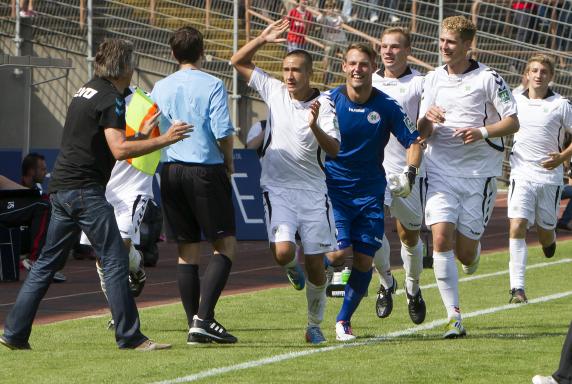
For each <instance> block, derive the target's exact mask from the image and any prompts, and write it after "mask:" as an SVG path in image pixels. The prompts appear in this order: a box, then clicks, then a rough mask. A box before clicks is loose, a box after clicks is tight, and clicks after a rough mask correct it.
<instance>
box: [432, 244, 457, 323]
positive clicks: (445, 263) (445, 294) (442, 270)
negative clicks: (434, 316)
mask: <svg viewBox="0 0 572 384" xmlns="http://www.w3.org/2000/svg"><path fill="white" fill-rule="evenodd" d="M433 271H434V273H435V279H436V280H437V287H438V288H439V293H440V294H441V299H442V300H443V304H444V305H445V308H446V309H447V315H448V317H449V319H453V318H454V319H458V320H460V319H461V311H460V310H459V275H458V272H457V266H456V265H455V253H454V252H453V250H450V251H447V252H436V251H434V252H433Z"/></svg>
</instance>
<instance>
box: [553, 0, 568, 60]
mask: <svg viewBox="0 0 572 384" xmlns="http://www.w3.org/2000/svg"><path fill="white" fill-rule="evenodd" d="M559 5H560V6H559V7H558V10H557V12H558V26H557V28H556V36H557V38H556V49H557V50H558V51H559V52H561V53H563V52H566V53H568V54H569V55H570V53H571V52H570V51H571V50H572V0H564V1H562V2H561V3H560V4H559ZM570 61H571V60H570V59H568V62H570ZM566 65H567V64H566V59H565V56H564V55H562V54H561V55H560V56H559V62H558V66H559V67H560V68H566Z"/></svg>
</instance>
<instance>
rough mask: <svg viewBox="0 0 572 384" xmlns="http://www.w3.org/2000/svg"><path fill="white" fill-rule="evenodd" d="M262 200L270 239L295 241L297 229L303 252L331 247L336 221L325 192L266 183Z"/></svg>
mask: <svg viewBox="0 0 572 384" xmlns="http://www.w3.org/2000/svg"><path fill="white" fill-rule="evenodd" d="M262 200H263V202H264V213H265V217H264V219H265V222H266V231H267V232H268V241H269V242H270V243H277V242H280V241H289V242H292V243H296V232H298V235H299V236H300V239H301V242H302V246H303V247H304V253H305V254H307V255H313V254H319V253H324V252H330V251H332V250H334V249H335V247H336V236H335V234H336V224H335V222H334V215H333V212H332V203H331V202H330V199H329V198H328V196H327V195H326V194H322V193H319V192H314V191H307V190H301V189H292V188H276V187H270V188H267V189H266V190H265V191H264V192H263V199H262Z"/></svg>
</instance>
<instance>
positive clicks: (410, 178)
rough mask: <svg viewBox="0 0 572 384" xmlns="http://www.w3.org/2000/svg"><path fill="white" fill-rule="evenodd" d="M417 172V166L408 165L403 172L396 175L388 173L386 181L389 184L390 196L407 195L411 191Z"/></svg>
mask: <svg viewBox="0 0 572 384" xmlns="http://www.w3.org/2000/svg"><path fill="white" fill-rule="evenodd" d="M418 173H419V168H417V167H415V166H413V165H408V166H407V168H405V172H403V173H400V174H398V175H389V176H388V177H387V182H388V184H389V191H390V192H391V195H392V196H396V197H407V196H409V194H410V193H411V189H412V188H413V185H414V184H415V177H417V174H418Z"/></svg>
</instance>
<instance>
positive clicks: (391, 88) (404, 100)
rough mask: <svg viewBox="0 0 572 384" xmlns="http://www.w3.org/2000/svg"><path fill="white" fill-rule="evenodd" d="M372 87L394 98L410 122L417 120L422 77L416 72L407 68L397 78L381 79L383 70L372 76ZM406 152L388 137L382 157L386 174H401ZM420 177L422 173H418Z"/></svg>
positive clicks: (397, 142)
mask: <svg viewBox="0 0 572 384" xmlns="http://www.w3.org/2000/svg"><path fill="white" fill-rule="evenodd" d="M372 80H373V86H374V87H375V88H377V89H379V90H380V91H382V92H384V93H386V94H387V95H389V96H391V97H392V98H394V99H395V100H396V101H397V103H398V104H399V105H400V106H401V108H403V111H404V112H405V113H406V114H407V117H409V120H411V121H415V122H416V121H417V119H418V118H419V103H420V102H421V94H422V93H423V76H422V75H421V73H419V72H418V71H416V70H414V69H411V68H409V67H407V70H406V71H405V73H404V74H403V75H401V76H400V77H399V78H397V79H394V78H386V77H383V69H380V70H379V71H377V72H376V73H374V74H373V79H372ZM406 152H407V150H406V149H405V148H404V147H403V145H401V143H400V142H399V141H397V139H396V138H395V136H393V135H389V141H388V143H387V145H386V147H385V150H384V155H383V168H384V169H385V171H386V173H387V174H392V173H393V174H395V173H402V172H403V170H404V169H405V167H406V166H407V155H406ZM420 174H421V175H422V172H421V171H420Z"/></svg>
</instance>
